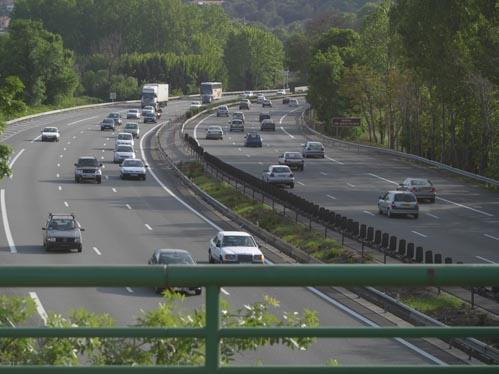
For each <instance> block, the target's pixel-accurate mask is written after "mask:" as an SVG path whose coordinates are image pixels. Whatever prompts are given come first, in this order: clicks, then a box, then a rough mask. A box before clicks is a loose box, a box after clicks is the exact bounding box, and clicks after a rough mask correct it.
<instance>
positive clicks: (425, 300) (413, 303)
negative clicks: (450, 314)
mask: <svg viewBox="0 0 499 374" xmlns="http://www.w3.org/2000/svg"><path fill="white" fill-rule="evenodd" d="M401 301H402V302H403V303H404V304H406V305H408V306H410V307H411V308H414V309H416V310H419V311H420V312H422V313H425V314H433V313H437V312H439V311H442V310H448V309H460V308H462V307H464V306H465V305H466V304H465V303H464V302H463V301H462V300H460V299H458V298H457V297H454V296H451V295H445V294H440V295H438V294H430V293H425V294H424V295H414V296H408V297H403V298H402V299H401Z"/></svg>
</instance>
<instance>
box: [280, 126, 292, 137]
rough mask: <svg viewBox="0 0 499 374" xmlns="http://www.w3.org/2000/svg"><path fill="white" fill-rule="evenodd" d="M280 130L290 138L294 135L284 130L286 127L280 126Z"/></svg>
mask: <svg viewBox="0 0 499 374" xmlns="http://www.w3.org/2000/svg"><path fill="white" fill-rule="evenodd" d="M281 130H282V131H284V133H285V134H286V135H287V136H289V137H290V138H291V139H294V138H295V137H294V136H293V135H291V134H290V133H289V132H287V131H286V129H285V128H284V127H282V126H281Z"/></svg>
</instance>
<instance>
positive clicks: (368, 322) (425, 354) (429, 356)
mask: <svg viewBox="0 0 499 374" xmlns="http://www.w3.org/2000/svg"><path fill="white" fill-rule="evenodd" d="M307 290H309V291H310V292H312V293H313V294H315V295H317V296H318V297H320V298H321V299H323V300H326V301H328V302H329V303H331V304H333V305H334V306H336V307H337V308H339V309H341V310H343V311H344V312H345V313H347V314H349V315H350V316H352V317H353V318H355V319H357V320H359V321H361V322H363V323H365V324H366V325H368V326H371V327H381V326H380V325H378V324H377V323H375V322H373V321H371V320H370V319H368V318H366V317H364V316H361V315H360V314H359V313H357V312H355V311H354V310H352V309H350V308H348V307H347V306H345V305H343V304H341V303H340V302H338V301H336V300H334V299H332V298H331V297H329V296H327V295H326V294H324V293H322V292H320V291H319V290H316V289H315V288H312V287H307ZM393 339H395V340H396V341H397V342H399V343H400V344H402V345H405V346H406V347H407V348H409V349H411V350H413V351H414V352H416V353H419V354H420V355H421V356H423V357H426V358H427V359H429V360H431V361H433V362H434V363H436V364H438V365H441V366H448V364H447V363H445V362H444V361H442V360H440V359H439V358H437V357H435V356H433V355H432V354H430V353H428V352H425V351H423V350H422V349H420V348H418V347H416V346H415V345H414V344H411V343H409V342H408V341H407V340H405V339H402V338H393Z"/></svg>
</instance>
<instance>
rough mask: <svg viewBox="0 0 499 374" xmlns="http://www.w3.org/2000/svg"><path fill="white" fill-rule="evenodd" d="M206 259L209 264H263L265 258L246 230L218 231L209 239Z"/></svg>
mask: <svg viewBox="0 0 499 374" xmlns="http://www.w3.org/2000/svg"><path fill="white" fill-rule="evenodd" d="M208 260H209V262H210V263H211V264H213V263H221V264H224V263H230V264H239V263H249V264H263V262H264V260H265V258H264V256H263V253H262V251H260V249H259V248H258V245H257V244H256V241H255V239H254V238H253V237H252V236H251V235H250V234H248V233H247V232H243V231H219V232H218V233H217V235H215V236H214V237H213V238H212V239H211V240H210V249H209V250H208Z"/></svg>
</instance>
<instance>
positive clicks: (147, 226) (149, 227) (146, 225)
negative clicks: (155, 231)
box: [144, 223, 152, 231]
mask: <svg viewBox="0 0 499 374" xmlns="http://www.w3.org/2000/svg"><path fill="white" fill-rule="evenodd" d="M144 226H145V227H146V228H147V229H148V230H150V231H152V227H151V226H149V225H148V224H147V223H146V224H145V225H144Z"/></svg>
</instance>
